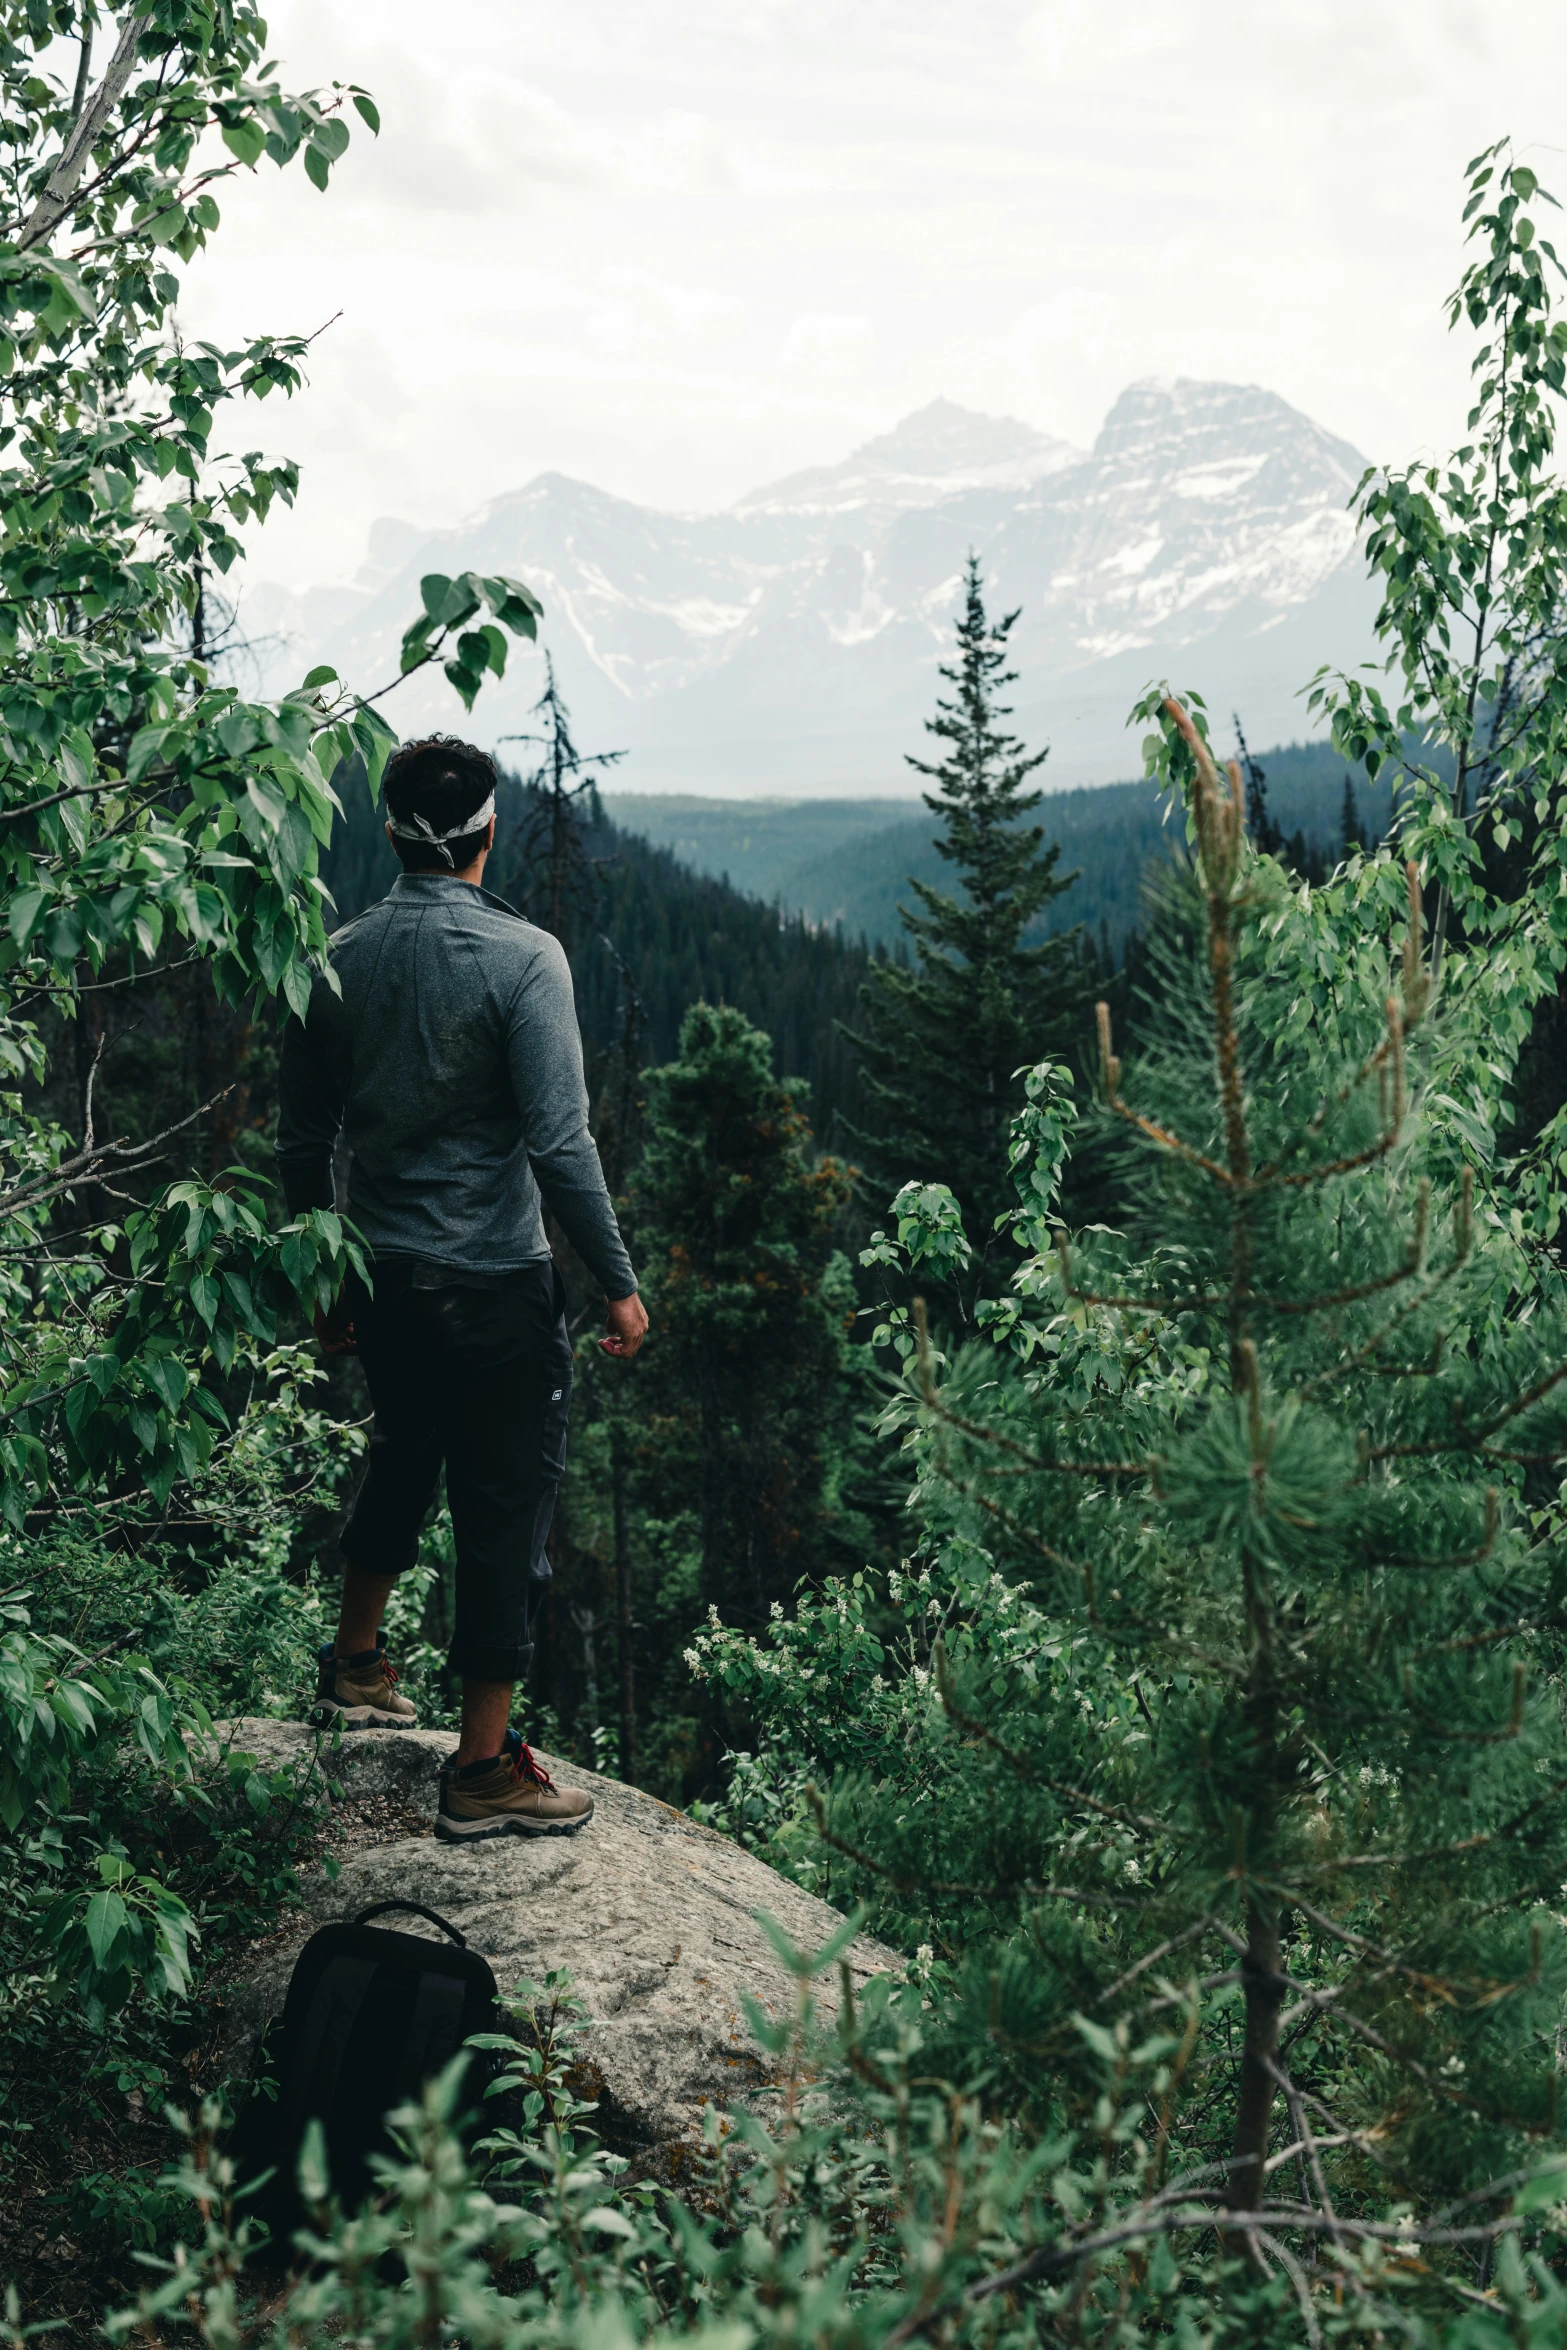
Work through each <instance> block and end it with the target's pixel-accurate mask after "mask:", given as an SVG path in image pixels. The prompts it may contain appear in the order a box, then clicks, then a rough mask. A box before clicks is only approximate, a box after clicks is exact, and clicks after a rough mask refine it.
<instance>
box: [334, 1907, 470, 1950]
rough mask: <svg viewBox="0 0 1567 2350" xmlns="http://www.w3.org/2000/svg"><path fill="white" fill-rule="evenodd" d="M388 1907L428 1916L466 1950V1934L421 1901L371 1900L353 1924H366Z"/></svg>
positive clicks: (423, 1916)
mask: <svg viewBox="0 0 1567 2350" xmlns="http://www.w3.org/2000/svg"><path fill="white" fill-rule="evenodd" d="M389 1909H410V1910H412V1911H413V1914H414V1916H415V1917H416V1918H428V1919H429V1921H430V1923H431V1925H432V1926H439V1927H440V1929H441V1932H442V1933H443V1934H446V1935H448V1936H449V1937H450V1939H451V1940H452V1941H453V1942H455V1943H456V1945H457V1947H458V1949H459V1950H466V1949H467V1947H468V1937H467V1935H466V1934H459V1933H458V1931H457V1928H456V1927H455V1926H449V1925H448V1924H447V1922H446V1920H445V1919H444V1918H443V1917H439V1916H437V1914H436V1912H435V1911H434V1910H433V1909H426V1908H425V1906H424V1903H423V1902H422V1901H372V1902H371V1904H370V1907H369V1908H368V1909H362V1910H361V1911H360V1912H359V1915H358V1916H357V1917H356V1918H355V1920H354V1924H355V1925H356V1926H367V1925H368V1924H369V1923H370V1920H371V1919H372V1918H378V1917H380V1916H381V1915H382V1913H383V1911H385V1910H389Z"/></svg>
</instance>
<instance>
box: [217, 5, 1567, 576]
mask: <svg viewBox="0 0 1567 2350" xmlns="http://www.w3.org/2000/svg"><path fill="white" fill-rule="evenodd" d="M270 22H271V28H272V39H273V43H274V51H275V54H276V55H277V57H278V58H279V59H280V60H281V63H282V70H283V77H284V80H285V83H291V84H292V85H293V86H294V87H306V86H310V85H312V84H319V83H323V82H328V81H330V80H332V79H334V78H336V79H339V80H345V81H346V80H354V81H359V82H362V83H364V84H366V85H367V86H368V87H369V88H370V89H371V90H372V91H373V92H374V94H375V96H376V98H377V100H378V101H379V103H380V106H381V109H382V115H383V128H382V135H381V138H380V140H379V142H376V141H373V140H371V139H370V137H369V136H368V134H367V133H364V132H363V131H362V130H361V129H360V128H359V126H358V125H357V123H356V127H355V138H354V144H353V147H352V149H351V150H350V153H349V155H348V156H347V157H346V158H345V160H344V161H343V163H341V164H340V165H339V166H338V167H337V169H336V171H335V172H334V173H333V178H332V186H331V190H330V192H329V193H328V194H327V195H325V196H321V195H319V194H317V192H316V191H315V190H314V189H313V188H312V187H311V186H310V185H309V183H308V182H307V181H306V180H305V178H304V175H303V173H302V172H301V171H300V170H299V169H298V168H297V166H296V167H294V168H292V169H290V171H289V172H288V173H286V174H285V175H283V176H281V177H280V176H279V175H278V174H277V173H276V172H275V171H274V170H273V169H272V167H271V166H270V165H269V164H265V163H264V164H263V165H262V166H261V167H260V169H259V171H258V172H257V173H256V174H255V175H254V176H253V177H252V178H250V179H249V180H242V181H240V182H238V183H231V184H230V189H229V191H228V192H227V193H226V194H225V195H224V197H223V199H222V200H223V204H224V211H225V221H224V226H223V229H222V231H221V232H220V233H219V235H218V237H217V239H216V241H215V245H214V247H213V252H212V256H211V257H210V258H208V259H205V260H202V261H198V263H197V264H196V265H195V267H194V268H193V269H192V271H191V273H190V276H189V280H188V291H187V299H186V302H185V305H184V320H185V324H186V327H187V330H188V331H190V332H191V333H195V334H211V335H213V336H215V337H218V338H227V337H229V336H232V335H237V334H240V333H242V332H245V331H251V330H259V329H300V330H311V329H314V328H316V327H318V326H320V325H321V324H322V322H323V321H324V320H325V319H327V318H329V317H331V316H332V314H333V313H335V312H338V311H341V313H342V315H341V317H340V318H338V319H337V321H336V323H335V324H334V325H333V326H332V327H331V328H330V330H329V331H328V332H327V333H326V334H325V335H324V336H323V337H322V338H321V340H320V342H319V343H318V344H317V345H316V349H315V354H314V358H313V362H312V368H311V381H310V386H309V389H308V391H307V392H306V393H305V394H304V395H303V397H301V398H299V399H297V400H296V401H295V402H294V403H293V405H292V407H291V408H288V409H283V408H280V407H279V406H277V405H276V404H275V403H274V402H271V401H269V402H268V403H267V406H266V407H265V409H263V410H261V411H259V412H256V418H257V421H256V423H255V424H254V425H247V426H246V427H245V428H244V434H243V438H244V440H245V442H246V443H247V444H253V442H254V441H255V440H258V439H259V440H261V441H263V442H264V443H265V444H266V446H267V447H268V448H269V449H272V450H274V451H285V452H287V453H288V454H290V455H293V456H296V457H298V458H299V459H300V461H301V463H302V465H303V467H304V483H303V489H302V494H301V498H300V502H299V506H298V509H297V511H296V513H295V514H294V515H292V516H290V517H287V518H286V519H284V520H282V521H280V522H274V523H273V524H271V525H269V526H268V528H267V529H266V531H265V532H264V533H258V534H255V535H254V536H253V538H252V553H251V561H250V571H251V575H252V577H253V578H274V579H279V580H284V581H287V582H289V583H290V584H292V585H296V586H303V585H306V584H310V583H314V582H324V581H336V580H342V579H347V578H350V577H351V576H352V574H353V573H354V571H355V569H356V568H357V566H358V564H359V562H360V560H361V558H362V555H363V549H364V541H365V534H366V531H367V528H368V526H369V524H370V522H371V521H372V520H373V519H374V518H375V517H376V516H377V515H382V514H395V515H400V516H403V517H406V518H407V519H409V520H411V521H414V522H418V523H421V524H431V525H434V524H441V523H447V522H455V521H457V520H459V519H460V518H461V517H462V515H463V514H464V513H466V512H468V511H469V510H471V509H472V508H473V507H474V506H476V505H478V504H480V503H481V502H482V501H484V500H485V499H487V498H489V497H491V496H494V495H495V494H497V493H499V492H501V491H505V490H510V489H514V488H516V487H518V486H519V485H520V484H521V483H523V482H525V481H527V480H528V479H529V478H531V476H533V475H534V474H536V473H538V472H540V471H543V470H545V469H548V468H555V469H559V470H562V471H566V472H570V473H574V474H577V475H580V476H583V477H585V478H587V479H589V480H591V481H594V482H596V483H598V484H599V485H601V486H602V487H604V488H606V489H610V490H614V491H618V492H620V493H622V494H624V495H625V496H627V497H631V498H637V499H642V500H646V501H648V502H651V503H656V504H659V505H666V506H677V507H690V508H702V507H712V506H718V505H723V504H727V503H728V502H729V501H730V500H731V499H733V498H735V497H737V496H738V495H739V494H740V493H741V492H742V491H744V490H746V489H748V488H750V487H752V486H753V485H755V484H757V483H759V482H762V481H765V480H768V479H770V478H771V477H773V476H775V475H778V474H781V473H785V472H788V471H791V470H793V469H794V468H796V467H798V466H801V465H805V464H811V463H817V462H823V461H831V460H835V459H837V458H838V457H840V456H843V455H845V454H846V453H847V451H848V450H849V449H850V448H851V447H852V446H853V445H854V444H855V443H856V442H857V441H860V440H863V439H865V438H866V437H867V436H868V435H869V434H871V433H874V432H878V431H882V430H884V429H885V428H886V427H887V426H889V425H890V424H892V423H894V422H895V421H896V420H897V418H898V417H900V416H902V415H905V414H906V413H907V412H908V411H909V410H910V409H913V408H916V407H919V406H921V405H922V404H923V403H924V402H925V401H927V400H929V399H931V398H933V397H934V396H935V395H936V394H938V393H941V394H945V395H946V396H947V397H948V398H950V399H954V400H958V401H962V402H964V403H965V404H967V405H969V406H971V407H975V408H982V409H986V410H989V411H991V412H996V413H1003V412H1004V413H1008V414H1012V415H1016V416H1021V417H1024V418H1026V419H1027V420H1028V421H1029V422H1030V423H1032V424H1035V425H1037V426H1038V427H1040V428H1041V429H1042V430H1045V431H1049V432H1056V433H1061V434H1064V435H1066V436H1067V437H1069V438H1071V439H1073V440H1075V441H1079V442H1082V443H1085V444H1086V443H1087V442H1089V441H1091V440H1092V438H1093V435H1094V433H1095V432H1096V430H1097V429H1098V427H1099V425H1100V423H1101V421H1102V419H1103V417H1104V413H1105V410H1106V408H1107V407H1108V406H1109V404H1110V402H1111V401H1112V400H1113V399H1114V397H1115V395H1116V394H1117V393H1118V392H1119V391H1120V390H1121V389H1122V388H1123V387H1124V386H1125V385H1126V384H1127V383H1129V382H1131V381H1133V380H1134V379H1135V378H1137V377H1138V376H1142V375H1204V376H1216V377H1223V378H1227V379H1230V380H1236V381H1242V382H1254V383H1261V384H1265V385H1267V386H1269V387H1270V388H1271V389H1273V390H1275V391H1277V392H1280V393H1282V394H1283V396H1284V397H1285V398H1286V399H1288V400H1290V401H1293V402H1294V403H1295V404H1296V405H1297V406H1299V407H1301V408H1303V409H1305V410H1306V411H1307V412H1308V413H1309V414H1310V415H1312V416H1313V417H1315V418H1316V419H1317V420H1318V421H1319V422H1320V423H1322V424H1323V425H1325V426H1327V427H1328V428H1329V429H1330V430H1332V431H1334V432H1337V433H1341V434H1343V435H1344V436H1345V437H1346V438H1348V439H1349V440H1351V441H1353V442H1354V443H1355V444H1356V445H1357V447H1359V448H1360V449H1361V450H1362V451H1363V452H1364V453H1365V454H1366V455H1367V456H1370V457H1376V458H1386V459H1391V460H1401V459H1403V458H1405V457H1407V456H1409V455H1413V454H1414V453H1415V452H1416V451H1417V450H1418V449H1421V448H1445V447H1446V446H1448V445H1450V444H1451V442H1452V441H1453V440H1454V439H1455V438H1456V437H1458V434H1459V431H1460V428H1461V425H1462V416H1463V396H1464V373H1463V370H1464V364H1465V355H1464V352H1463V349H1462V347H1461V345H1460V344H1459V342H1458V338H1449V337H1448V336H1447V334H1446V333H1445V331H1444V325H1443V316H1442V298H1443V296H1444V295H1445V294H1446V293H1447V292H1448V291H1449V290H1450V288H1451V287H1452V285H1453V283H1454V281H1455V279H1456V277H1457V275H1458V271H1459V268H1460V266H1461V261H1460V231H1459V225H1458V215H1459V211H1460V208H1461V173H1462V168H1463V165H1464V164H1465V162H1466V161H1467V160H1468V158H1469V157H1470V156H1471V155H1472V154H1473V153H1474V152H1475V151H1476V150H1477V149H1478V148H1480V147H1481V146H1483V145H1485V144H1487V143H1488V142H1489V141H1490V140H1491V139H1492V138H1494V137H1496V136H1498V135H1499V134H1500V133H1502V132H1504V131H1510V132H1511V133H1512V134H1513V136H1514V137H1515V139H1516V140H1517V142H1518V145H1519V148H1520V150H1521V151H1522V153H1523V154H1524V155H1525V156H1526V157H1527V158H1528V160H1529V161H1530V162H1531V163H1532V164H1533V165H1534V166H1535V168H1536V169H1537V170H1538V171H1539V173H1540V174H1541V176H1542V178H1543V179H1544V180H1545V182H1546V184H1547V185H1549V184H1551V182H1552V181H1555V182H1556V183H1558V184H1559V185H1560V186H1561V188H1562V192H1563V195H1564V196H1567V157H1564V154H1563V149H1564V148H1567V119H1564V115H1567V9H1564V8H1563V7H1562V6H1561V5H1560V0H1262V4H1261V5H1259V0H1043V4H1035V0H957V4H956V5H953V4H952V0H942V4H939V5H938V4H935V0H854V4H853V5H839V4H838V0H462V5H460V6H459V5H456V4H454V0H448V5H446V6H444V7H435V6H431V5H430V4H429V0H418V4H417V5H416V4H415V0H335V4H333V0H285V4H282V5H278V6H276V7H275V8H274V9H273V10H272V11H270ZM1564 250H1567V244H1564ZM233 437H234V438H235V439H236V440H239V439H240V438H241V435H240V433H239V432H237V431H236V432H235V433H234V436H233Z"/></svg>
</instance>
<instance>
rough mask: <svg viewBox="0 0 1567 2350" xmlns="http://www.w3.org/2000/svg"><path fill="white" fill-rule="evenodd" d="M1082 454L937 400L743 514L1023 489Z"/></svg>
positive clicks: (742, 503)
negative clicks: (977, 491) (841, 459)
mask: <svg viewBox="0 0 1567 2350" xmlns="http://www.w3.org/2000/svg"><path fill="white" fill-rule="evenodd" d="M1080 455H1081V452H1080V451H1079V450H1077V449H1074V448H1073V447H1072V446H1071V444H1070V443H1069V442H1067V441H1063V440H1057V439H1054V438H1052V437H1051V435H1049V434H1048V433H1042V432H1040V431H1038V430H1037V429H1036V428H1035V427H1034V426H1033V425H1031V424H1024V423H1023V422H1022V420H1021V419H1020V418H1019V417H1016V416H986V415H984V414H983V413H982V412H981V411H980V410H978V409H976V408H961V407H959V405H958V403H957V402H956V401H955V400H947V399H941V398H937V399H934V400H929V401H927V402H926V404H925V406H924V407H923V408H916V409H915V410H914V411H913V413H912V414H911V415H908V416H905V417H902V418H900V420H899V422H898V423H896V424H895V425H894V426H893V427H892V429H891V431H890V432H884V433H878V434H876V435H875V437H874V438H873V439H871V440H868V441H862V442H861V444H860V446H859V447H858V448H857V449H854V450H852V451H851V452H850V454H849V455H848V456H847V457H846V458H845V459H844V460H843V462H842V464H840V465H817V466H812V467H810V468H808V469H807V470H806V471H805V472H802V473H791V474H786V475H785V477H784V478H783V480H782V481H775V482H769V483H767V484H766V486H765V487H764V488H762V489H759V490H752V491H751V493H750V494H749V496H747V497H744V498H741V499H740V500H739V502H738V504H737V506H736V508H735V511H736V513H739V514H758V513H772V514H802V513H806V514H808V513H835V512H842V511H844V510H845V509H848V508H853V507H863V506H881V507H887V508H891V509H894V510H896V509H899V508H904V507H915V506H934V505H937V504H939V502H940V501H941V500H942V499H943V498H949V497H952V496H954V495H955V494H956V493H957V492H958V491H960V490H974V489H1026V488H1027V486H1028V485H1029V483H1030V482H1034V481H1038V480H1039V479H1040V478H1041V476H1042V475H1044V474H1047V473H1059V472H1060V471H1061V469H1062V467H1063V466H1067V465H1072V464H1075V463H1076V462H1077V461H1078V459H1079V457H1080Z"/></svg>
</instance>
